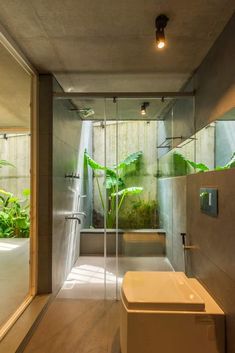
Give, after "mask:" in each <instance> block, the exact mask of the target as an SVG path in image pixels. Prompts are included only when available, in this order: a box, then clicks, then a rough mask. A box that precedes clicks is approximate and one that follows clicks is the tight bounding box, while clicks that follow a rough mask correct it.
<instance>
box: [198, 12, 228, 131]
mask: <svg viewBox="0 0 235 353" xmlns="http://www.w3.org/2000/svg"><path fill="white" fill-rule="evenodd" d="M234 33H235V14H234V15H233V17H232V18H231V20H230V21H229V23H228V24H227V26H226V27H225V29H224V31H223V32H222V33H221V35H220V36H219V38H218V39H217V41H216V42H215V44H214V45H213V47H212V48H211V50H210V51H209V53H208V55H207V56H206V58H205V59H204V61H203V62H202V64H201V65H200V67H199V69H198V70H197V72H196V73H195V76H194V86H195V89H196V97H195V118H196V130H200V129H201V128H202V127H203V126H205V125H207V124H208V123H210V122H212V121H214V120H216V119H218V118H219V117H220V116H222V115H223V114H224V113H226V112H227V111H229V110H230V109H232V108H234V106H235V82H234V77H235V65H234V62H235V46H234Z"/></svg>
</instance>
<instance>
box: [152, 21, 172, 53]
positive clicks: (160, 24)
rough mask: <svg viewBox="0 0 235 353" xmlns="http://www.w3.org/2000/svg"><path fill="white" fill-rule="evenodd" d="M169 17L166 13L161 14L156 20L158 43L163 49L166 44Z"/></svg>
mask: <svg viewBox="0 0 235 353" xmlns="http://www.w3.org/2000/svg"><path fill="white" fill-rule="evenodd" d="M168 21H169V18H168V17H167V16H166V15H159V16H158V17H157V18H156V20H155V27H156V43H157V47H158V48H159V49H162V48H164V47H165V45H166V39H165V33H164V29H165V28H166V25H167V22H168Z"/></svg>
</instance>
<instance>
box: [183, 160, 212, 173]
mask: <svg viewBox="0 0 235 353" xmlns="http://www.w3.org/2000/svg"><path fill="white" fill-rule="evenodd" d="M186 161H187V162H188V163H189V164H190V165H191V166H192V167H193V168H195V169H199V170H200V171H201V172H205V171H207V170H209V168H208V167H207V166H206V165H205V164H203V163H195V162H193V161H190V160H188V159H186Z"/></svg>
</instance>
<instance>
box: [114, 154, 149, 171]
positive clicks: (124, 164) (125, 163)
mask: <svg viewBox="0 0 235 353" xmlns="http://www.w3.org/2000/svg"><path fill="white" fill-rule="evenodd" d="M142 155H143V152H142V151H138V152H134V153H131V154H130V155H129V156H128V157H126V158H125V159H124V160H123V161H122V162H120V163H119V164H118V165H117V168H118V169H122V168H125V167H127V166H129V165H130V164H132V163H137V162H138V160H139V159H140V157H141V156H142Z"/></svg>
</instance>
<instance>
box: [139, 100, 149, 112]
mask: <svg viewBox="0 0 235 353" xmlns="http://www.w3.org/2000/svg"><path fill="white" fill-rule="evenodd" d="M148 106H149V102H144V103H142V105H141V110H140V112H141V115H146V108H147V107H148Z"/></svg>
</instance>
